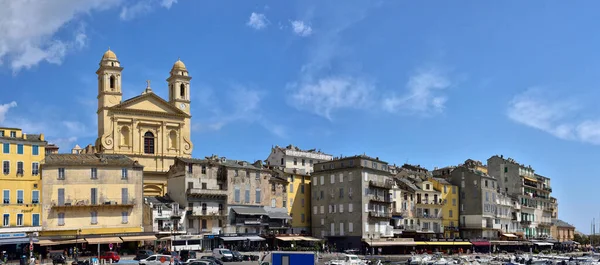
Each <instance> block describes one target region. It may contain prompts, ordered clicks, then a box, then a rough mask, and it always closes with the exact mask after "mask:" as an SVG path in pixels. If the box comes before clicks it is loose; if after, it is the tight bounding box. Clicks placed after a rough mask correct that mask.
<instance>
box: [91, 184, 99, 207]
mask: <svg viewBox="0 0 600 265" xmlns="http://www.w3.org/2000/svg"><path fill="white" fill-rule="evenodd" d="M90 204H92V205H96V204H98V189H97V188H91V189H90Z"/></svg>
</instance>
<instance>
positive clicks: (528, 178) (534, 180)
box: [523, 176, 537, 182]
mask: <svg viewBox="0 0 600 265" xmlns="http://www.w3.org/2000/svg"><path fill="white" fill-rule="evenodd" d="M523 178H524V179H526V180H529V181H531V182H537V179H534V178H530V177H525V176H523Z"/></svg>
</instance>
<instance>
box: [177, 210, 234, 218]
mask: <svg viewBox="0 0 600 265" xmlns="http://www.w3.org/2000/svg"><path fill="white" fill-rule="evenodd" d="M186 215H187V216H188V217H197V218H203V219H222V218H226V217H227V211H224V210H222V211H209V210H200V211H193V210H188V211H187V213H186Z"/></svg>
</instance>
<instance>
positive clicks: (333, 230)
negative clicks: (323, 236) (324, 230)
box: [330, 223, 335, 236]
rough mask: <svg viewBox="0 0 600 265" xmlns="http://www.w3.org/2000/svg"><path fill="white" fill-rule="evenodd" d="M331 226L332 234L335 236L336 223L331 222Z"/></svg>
mask: <svg viewBox="0 0 600 265" xmlns="http://www.w3.org/2000/svg"><path fill="white" fill-rule="evenodd" d="M330 228H331V235H332V236H333V235H335V224H334V223H331V224H330Z"/></svg>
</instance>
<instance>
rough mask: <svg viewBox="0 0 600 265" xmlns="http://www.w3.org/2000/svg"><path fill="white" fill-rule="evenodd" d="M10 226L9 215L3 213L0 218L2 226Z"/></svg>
mask: <svg viewBox="0 0 600 265" xmlns="http://www.w3.org/2000/svg"><path fill="white" fill-rule="evenodd" d="M9 225H10V214H7V213H5V214H4V215H3V218H2V226H9Z"/></svg>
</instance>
